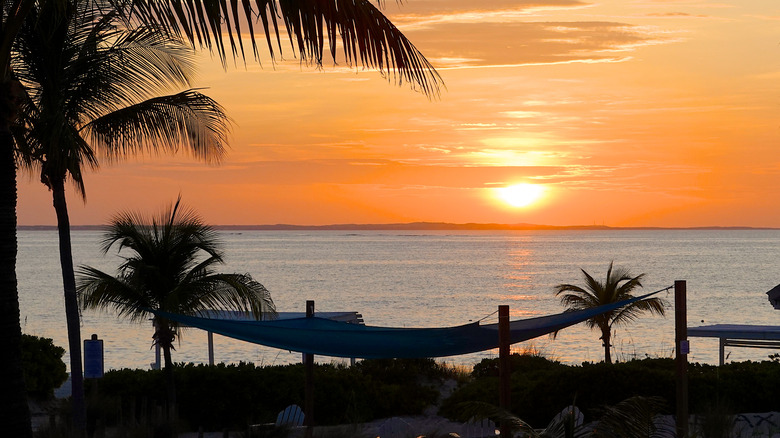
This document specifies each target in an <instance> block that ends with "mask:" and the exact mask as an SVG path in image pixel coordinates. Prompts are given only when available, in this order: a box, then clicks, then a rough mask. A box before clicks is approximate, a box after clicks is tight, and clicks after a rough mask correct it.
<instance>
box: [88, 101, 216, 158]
mask: <svg viewBox="0 0 780 438" xmlns="http://www.w3.org/2000/svg"><path fill="white" fill-rule="evenodd" d="M84 129H85V131H86V132H87V133H88V135H89V137H90V138H91V139H92V140H93V142H94V143H95V144H96V145H99V146H100V149H101V151H102V152H103V153H104V155H105V156H106V157H108V158H109V159H118V158H120V157H123V156H128V155H135V154H139V153H142V152H147V153H159V152H161V151H170V152H178V151H179V150H180V148H181V147H182V145H187V146H188V149H187V150H188V151H190V152H191V153H192V154H193V155H194V156H196V157H197V158H200V159H203V160H205V161H207V162H219V161H220V160H221V159H222V157H223V156H224V154H225V148H226V145H227V135H228V130H229V118H228V117H227V115H226V114H225V111H224V109H223V108H222V106H220V105H219V104H218V103H217V102H215V101H214V100H212V99H211V98H209V97H208V96H205V95H203V94H201V93H200V92H198V91H196V90H186V91H183V92H181V93H177V94H173V95H169V96H160V97H155V98H152V99H148V100H146V101H144V102H141V103H138V104H135V105H131V106H128V107H126V108H123V109H120V110H117V111H114V112H113V113H111V114H108V115H106V116H103V117H100V118H98V119H95V120H93V121H92V122H90V123H88V124H87V125H86V126H85V127H84Z"/></svg>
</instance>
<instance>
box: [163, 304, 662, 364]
mask: <svg viewBox="0 0 780 438" xmlns="http://www.w3.org/2000/svg"><path fill="white" fill-rule="evenodd" d="M658 292H660V291H658ZM658 292H653V293H650V294H647V295H642V296H639V297H635V298H632V299H629V300H625V301H621V302H618V303H614V304H608V305H604V306H600V307H596V308H593V309H587V310H578V311H573V312H563V313H559V314H556V315H548V316H541V317H536V318H529V319H522V320H517V321H512V322H510V332H511V343H513V344H514V343H517V342H522V341H527V340H529V339H533V338H536V337H538V336H542V335H545V334H548V333H552V332H555V331H558V330H561V329H563V328H566V327H569V326H571V325H574V324H577V323H579V322H582V321H585V320H587V319H589V318H592V317H594V316H596V315H599V314H602V313H605V312H609V311H610V310H615V309H618V308H620V307H623V306H625V305H628V304H631V303H633V302H636V301H639V300H642V299H645V298H647V297H649V296H650V295H653V294H656V293H658ZM153 313H154V314H156V315H157V316H161V317H163V318H166V319H170V320H173V321H177V322H179V323H180V324H183V325H187V326H190V327H197V328H200V329H203V330H206V331H209V332H212V333H217V334H220V335H223V336H227V337H230V338H235V339H240V340H242V341H246V342H252V343H255V344H260V345H265V346H268V347H274V348H279V349H282V350H290V351H299V352H302V353H309V354H316V355H324V356H332V357H354V358H365V359H380V358H424V357H444V356H456V355H460V354H468V353H476V352H479V351H484V350H491V349H493V348H498V324H487V325H481V324H480V323H479V322H475V323H471V324H466V325H461V326H456V327H442V328H397V327H374V326H366V325H361V324H349V323H345V322H340V321H332V320H329V319H324V318H317V317H316V316H315V317H311V318H293V319H282V320H274V321H246V320H244V321H236V320H227V319H211V318H201V317H196V316H188V315H179V314H172V313H167V312H161V311H153Z"/></svg>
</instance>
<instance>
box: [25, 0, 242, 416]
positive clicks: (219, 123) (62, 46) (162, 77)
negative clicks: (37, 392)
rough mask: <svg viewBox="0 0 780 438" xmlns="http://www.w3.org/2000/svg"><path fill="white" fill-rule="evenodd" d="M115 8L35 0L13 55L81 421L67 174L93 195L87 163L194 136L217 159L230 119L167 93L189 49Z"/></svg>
mask: <svg viewBox="0 0 780 438" xmlns="http://www.w3.org/2000/svg"><path fill="white" fill-rule="evenodd" d="M110 7H111V3H110V2H109V0H72V1H71V2H69V3H68V4H66V6H65V10H60V9H58V7H57V6H56V5H54V4H53V3H46V4H42V5H39V6H36V7H34V8H33V9H32V10H31V12H30V13H29V15H28V17H27V21H26V22H25V25H24V26H23V27H22V29H21V30H20V32H19V35H18V37H17V38H16V40H15V44H14V54H15V57H14V59H13V61H12V64H11V66H12V69H13V71H14V74H15V75H16V77H17V78H18V79H19V80H20V81H21V83H22V85H23V86H24V87H25V90H26V92H27V98H26V99H25V100H24V101H23V102H22V105H21V108H22V111H21V114H20V116H19V117H18V125H16V126H15V127H14V128H15V129H14V133H15V138H16V144H17V146H18V148H19V150H20V151H23V152H24V153H23V154H22V164H23V165H24V166H25V167H28V168H32V169H36V170H38V171H39V172H40V177H41V181H42V182H43V184H44V185H46V187H47V188H48V189H49V190H51V192H52V195H53V201H54V202H53V203H54V210H55V212H56V217H57V228H58V230H59V251H60V263H61V267H62V279H63V287H64V296H65V314H66V320H67V328H68V345H69V351H70V363H71V367H70V368H71V382H72V397H73V406H74V410H73V412H74V425H75V427H76V429H77V430H80V429H83V425H84V424H85V417H84V416H85V412H86V410H85V408H84V390H83V376H82V364H81V334H80V321H79V309H78V301H77V298H76V283H75V277H74V269H73V255H72V253H71V242H70V221H69V217H68V207H67V202H66V198H65V183H66V181H67V180H68V179H70V180H71V181H72V182H73V183H74V184H75V185H76V188H77V190H78V191H79V192H80V193H81V195H82V197H84V199H86V191H85V187H84V179H83V170H84V168H85V167H91V168H97V167H98V165H99V157H100V156H102V157H106V158H108V159H117V158H122V157H123V156H126V155H130V154H135V153H139V152H143V151H147V150H148V151H159V150H169V151H176V150H177V149H178V148H179V147H180V145H186V146H188V147H189V149H190V150H191V151H192V152H193V154H194V155H196V156H198V157H199V158H202V159H204V160H206V161H215V160H219V158H220V157H222V155H223V153H224V145H225V143H226V131H227V127H228V122H227V118H226V116H225V114H224V112H223V111H222V109H221V107H220V106H219V105H218V104H217V103H216V102H214V101H213V100H211V99H209V98H208V97H206V96H204V95H202V94H200V93H198V92H197V91H193V90H187V91H183V92H180V93H177V94H173V95H161V94H162V93H163V92H165V91H168V89H170V88H171V87H173V86H186V85H187V84H188V77H189V76H190V74H191V72H192V71H193V68H194V67H193V66H194V63H193V57H192V55H193V51H192V50H191V48H190V47H189V46H188V45H186V44H185V43H184V42H182V41H178V40H175V39H171V37H170V36H167V35H164V34H163V33H161V32H159V31H157V30H156V29H154V28H150V27H137V28H135V29H133V30H129V29H127V27H125V26H124V23H123V22H122V20H121V17H122V15H121V14H120V13H117V12H116V11H111V9H110ZM104 10H109V11H111V12H108V13H103V12H102V11H104Z"/></svg>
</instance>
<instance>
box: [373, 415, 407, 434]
mask: <svg viewBox="0 0 780 438" xmlns="http://www.w3.org/2000/svg"><path fill="white" fill-rule="evenodd" d="M411 436H412V426H411V425H410V424H409V423H407V422H406V421H404V420H403V419H402V418H398V417H392V418H389V419H387V420H385V422H384V423H382V424H381V425H379V438H409V437H411Z"/></svg>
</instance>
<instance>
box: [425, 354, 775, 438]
mask: <svg viewBox="0 0 780 438" xmlns="http://www.w3.org/2000/svg"><path fill="white" fill-rule="evenodd" d="M512 371H513V372H512V378H511V403H512V404H511V411H512V413H513V414H515V415H517V416H518V417H520V418H523V419H524V420H525V421H527V422H529V423H530V424H531V425H533V426H535V427H542V426H544V425H546V424H547V422H549V421H550V419H551V418H552V417H553V416H554V415H556V414H557V413H558V412H560V410H561V409H563V408H564V407H565V406H567V405H569V404H571V403H572V402H575V401H576V404H577V406H578V407H579V408H580V409H581V410H582V411H583V413H584V414H585V416H586V418H590V419H593V418H597V417H598V415H599V412H600V410H601V408H602V407H603V406H609V405H615V404H617V403H619V402H620V401H622V400H625V399H628V398H631V397H634V396H645V397H660V398H662V399H664V400H666V402H667V403H666V404H667V406H668V410H669V411H668V412H674V410H675V401H676V400H675V399H676V366H675V362H674V360H673V359H644V360H632V361H628V362H622V363H615V364H611V365H610V364H604V363H587V362H586V363H583V364H582V365H579V366H569V365H563V364H560V363H558V362H555V361H549V360H547V359H544V358H541V357H538V356H525V357H522V356H521V357H516V356H513V357H512ZM472 376H473V379H472V381H470V382H468V383H466V384H464V385H461V386H460V387H459V388H458V389H457V390H456V391H455V392H454V393H453V394H452V396H451V397H450V398H449V399H447V400H446V401H445V402H444V403H443V405H442V406H441V409H440V411H439V412H440V413H441V414H442V415H444V416H446V417H448V418H451V419H455V420H464V418H462V412H461V409H460V408H459V407H460V406H462V404H463V402H469V401H481V402H485V403H490V404H493V405H498V377H497V376H498V359H490V360H483V361H482V363H480V364H478V365H477V366H475V367H474V372H473V373H472ZM688 388H689V406H690V411H691V412H692V413H704V412H708V411H711V410H712V406H722V405H727V406H729V407H730V408H731V409H732V410H733V412H734V413H739V412H766V411H776V410H780V398H778V397H777V394H776V389H777V388H780V363H778V362H776V361H764V362H740V363H731V364H726V365H724V366H722V367H717V366H713V365H701V364H689V367H688ZM747 388H749V390H747Z"/></svg>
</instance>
